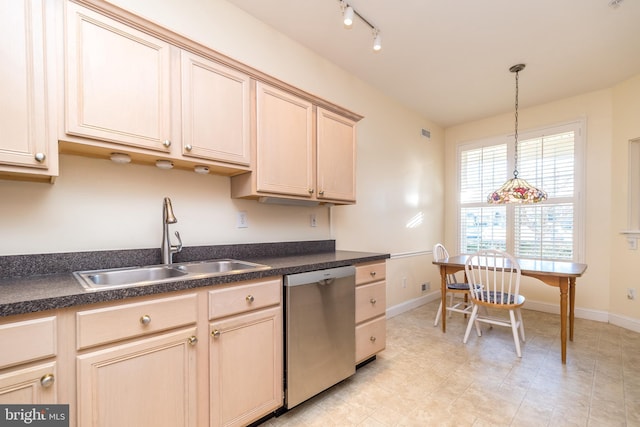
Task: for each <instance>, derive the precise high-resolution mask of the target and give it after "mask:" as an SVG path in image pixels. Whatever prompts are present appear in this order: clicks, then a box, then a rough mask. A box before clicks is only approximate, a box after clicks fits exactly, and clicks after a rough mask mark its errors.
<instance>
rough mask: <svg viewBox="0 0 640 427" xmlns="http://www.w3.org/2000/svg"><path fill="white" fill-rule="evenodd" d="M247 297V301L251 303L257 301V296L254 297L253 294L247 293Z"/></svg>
mask: <svg viewBox="0 0 640 427" xmlns="http://www.w3.org/2000/svg"><path fill="white" fill-rule="evenodd" d="M245 299H246V300H247V302H248V303H249V304H251V303H252V302H254V301H255V298H254V297H253V295H247V297H246V298H245Z"/></svg>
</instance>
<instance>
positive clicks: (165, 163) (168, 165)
mask: <svg viewBox="0 0 640 427" xmlns="http://www.w3.org/2000/svg"><path fill="white" fill-rule="evenodd" d="M156 166H157V167H159V168H160V169H172V168H173V162H171V161H169V160H156Z"/></svg>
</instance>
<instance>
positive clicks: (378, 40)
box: [373, 29, 382, 52]
mask: <svg viewBox="0 0 640 427" xmlns="http://www.w3.org/2000/svg"><path fill="white" fill-rule="evenodd" d="M380 49H382V37H381V36H380V32H379V31H378V30H376V29H374V30H373V50H374V51H376V52H378V51H379V50H380Z"/></svg>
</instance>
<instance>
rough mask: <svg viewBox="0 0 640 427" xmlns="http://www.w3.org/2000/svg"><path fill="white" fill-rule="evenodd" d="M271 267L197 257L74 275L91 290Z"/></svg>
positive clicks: (77, 272) (199, 277)
mask: <svg viewBox="0 0 640 427" xmlns="http://www.w3.org/2000/svg"><path fill="white" fill-rule="evenodd" d="M269 268H271V267H269V266H268V265H263V264H256V263H252V262H247V261H239V260H235V259H216V260H210V261H194V262H184V263H179V264H169V265H164V264H163V265H149V266H143V267H125V268H113V269H105V270H89V271H76V272H74V273H73V275H74V276H75V277H76V279H77V280H78V281H79V282H80V284H82V286H84V287H85V288H87V289H89V290H99V289H114V288H125V287H130V286H143V285H152V284H156V283H164V282H173V281H177V280H193V279H203V278H206V277H213V276H220V275H223V274H238V273H246V272H250V271H258V270H267V269H269Z"/></svg>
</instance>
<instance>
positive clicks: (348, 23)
mask: <svg viewBox="0 0 640 427" xmlns="http://www.w3.org/2000/svg"><path fill="white" fill-rule="evenodd" d="M338 3H340V9H342V22H343V23H344V26H345V27H346V28H351V27H352V26H353V20H354V17H355V16H357V17H358V18H360V20H361V21H362V22H364V23H365V24H367V25H368V26H369V27H370V28H371V31H372V32H373V50H374V51H375V52H377V51H379V50H380V49H382V37H381V36H380V30H379V29H377V28H376V27H375V26H374V25H373V24H372V23H371V22H369V21H367V19H366V18H365V17H363V16H362V15H360V14H359V13H358V11H357V10H355V9H354V8H353V6H351V5H349V4H348V3H347V2H346V1H345V0H338Z"/></svg>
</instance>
